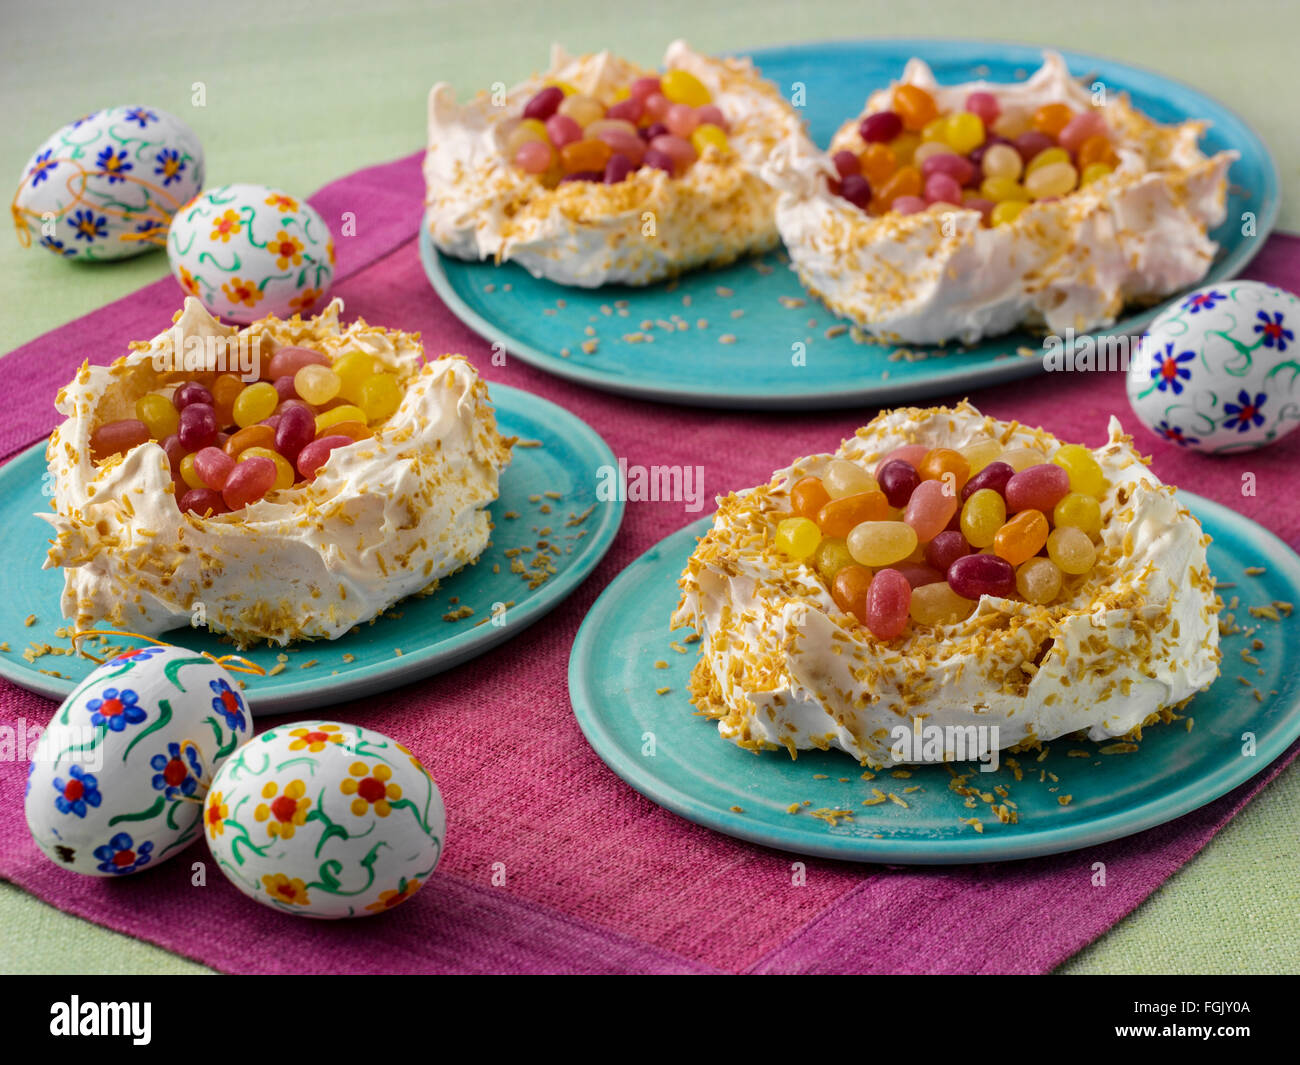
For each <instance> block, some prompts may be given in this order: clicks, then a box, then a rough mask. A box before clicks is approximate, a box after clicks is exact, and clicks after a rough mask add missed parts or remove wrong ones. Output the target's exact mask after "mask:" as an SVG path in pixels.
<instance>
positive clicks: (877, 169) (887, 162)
mask: <svg viewBox="0 0 1300 1065" xmlns="http://www.w3.org/2000/svg"><path fill="white" fill-rule="evenodd" d="M859 162H860V163H861V166H862V176H863V177H864V178H866V179H867V181H868V182H870V183H871V187H872V188H873V189H876V188H879V187H880V186H881V185H883V184H884V183H885V182H886V181H888V180H889V179H890V178H891V177H893V176H894V171H895V170H897V169H898V160H897V159H896V158H894V149H893V148H891V147H890V146H889V145H888V144H882V143H881V142H880V141H873V142H872V143H871V144H868V145H867V147H866V150H865V151H864V152H863V153H862V155H861V156H860V157H859Z"/></svg>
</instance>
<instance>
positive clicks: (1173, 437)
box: [1156, 422, 1200, 447]
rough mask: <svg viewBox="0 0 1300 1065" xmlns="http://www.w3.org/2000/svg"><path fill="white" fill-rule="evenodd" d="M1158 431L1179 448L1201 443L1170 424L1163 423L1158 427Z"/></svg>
mask: <svg viewBox="0 0 1300 1065" xmlns="http://www.w3.org/2000/svg"><path fill="white" fill-rule="evenodd" d="M1156 431H1157V432H1158V433H1159V434H1160V435H1161V436H1163V437H1164V438H1165V439H1166V440H1169V441H1171V442H1173V443H1175V444H1177V445H1178V446H1179V447H1187V446H1188V445H1190V444H1199V443H1200V441H1199V440H1198V439H1197V438H1196V437H1194V436H1187V435H1186V434H1185V433H1184V432H1183V431H1182V430H1181V429H1180V428H1178V426H1176V425H1170V424H1169V423H1168V422H1161V423H1160V424H1159V425H1157V426H1156Z"/></svg>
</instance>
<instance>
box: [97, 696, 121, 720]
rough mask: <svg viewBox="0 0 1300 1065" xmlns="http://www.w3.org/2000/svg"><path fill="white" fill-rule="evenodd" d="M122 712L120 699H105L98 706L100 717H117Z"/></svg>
mask: <svg viewBox="0 0 1300 1065" xmlns="http://www.w3.org/2000/svg"><path fill="white" fill-rule="evenodd" d="M121 712H122V700H121V699H105V700H104V702H103V704H102V705H101V706H100V708H99V714H100V716H101V717H117V715H118V714H120V713H121Z"/></svg>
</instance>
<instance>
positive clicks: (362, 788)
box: [339, 762, 402, 817]
mask: <svg viewBox="0 0 1300 1065" xmlns="http://www.w3.org/2000/svg"><path fill="white" fill-rule="evenodd" d="M348 773H349V774H351V775H350V776H348V777H346V778H345V779H344V780H343V782H342V783H341V784H340V785H339V791H341V792H343V794H344V795H353V796H355V798H354V799H353V800H352V812H353V813H354V814H356V815H357V816H358V817H361V816H362V815H363V814H365V813H366V812H367V811H368V810H369V809H370V808H371V807H372V806H373V807H374V808H375V813H376V814H378V815H379V816H380V817H387V816H388V815H389V814H390V813H392V812H393V808H392V807H391V806H390V805H389V804H388V800H389V799H393V800H397V799H400V798H401V797H402V789H401V787H400V786H398V785H397V784H393V783H390V782H389V778H391V777H392V775H393V771H392V770H391V769H389V768H388V766H386V765H384V764H383V763H382V762H380V763H379V764H378V765H376V766H375V768H374V769H373V770H371V769H370V768H369V767H368V766H367V765H366V763H365V762H353V763H352V764H351V765H350V766H348Z"/></svg>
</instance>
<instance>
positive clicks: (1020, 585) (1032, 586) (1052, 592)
mask: <svg viewBox="0 0 1300 1065" xmlns="http://www.w3.org/2000/svg"><path fill="white" fill-rule="evenodd" d="M1016 591H1018V592H1019V593H1020V597H1021V598H1022V599H1024V600H1025V601H1026V602H1029V603H1037V604H1039V605H1043V604H1046V603H1050V602H1051V601H1052V600H1053V599H1055V598H1056V597H1057V596H1058V595H1059V594H1060V593H1061V571H1060V570H1059V569H1058V568H1057V566H1056V563H1055V562H1053V561H1052V560H1051V559H1047V558H1031V559H1030V560H1029V561H1028V562H1025V563H1023V564H1022V565H1021V566H1020V567H1019V568H1018V569H1017V570H1016Z"/></svg>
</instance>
